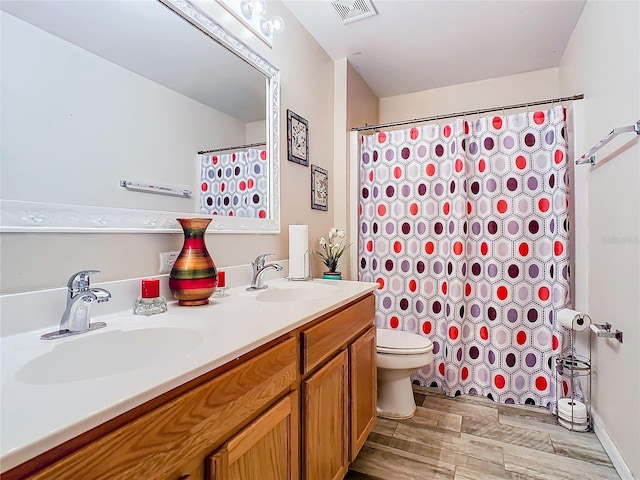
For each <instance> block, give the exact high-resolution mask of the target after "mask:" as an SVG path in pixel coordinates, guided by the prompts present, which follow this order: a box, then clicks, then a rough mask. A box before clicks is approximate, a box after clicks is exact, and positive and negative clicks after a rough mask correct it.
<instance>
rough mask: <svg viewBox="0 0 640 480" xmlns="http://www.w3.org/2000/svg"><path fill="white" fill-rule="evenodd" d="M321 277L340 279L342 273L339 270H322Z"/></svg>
mask: <svg viewBox="0 0 640 480" xmlns="http://www.w3.org/2000/svg"><path fill="white" fill-rule="evenodd" d="M322 278H324V279H325V280H342V273H340V272H323V273H322Z"/></svg>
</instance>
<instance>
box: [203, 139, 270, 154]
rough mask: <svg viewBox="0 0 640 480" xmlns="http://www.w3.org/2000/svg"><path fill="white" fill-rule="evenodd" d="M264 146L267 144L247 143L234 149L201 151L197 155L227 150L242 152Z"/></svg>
mask: <svg viewBox="0 0 640 480" xmlns="http://www.w3.org/2000/svg"><path fill="white" fill-rule="evenodd" d="M266 144H267V142H259V143H247V144H246V145H236V146H235V147H225V148H215V149H213V150H201V151H199V152H198V155H202V154H203V153H216V152H226V151H228V150H243V149H245V148H251V147H261V146H262V145H266Z"/></svg>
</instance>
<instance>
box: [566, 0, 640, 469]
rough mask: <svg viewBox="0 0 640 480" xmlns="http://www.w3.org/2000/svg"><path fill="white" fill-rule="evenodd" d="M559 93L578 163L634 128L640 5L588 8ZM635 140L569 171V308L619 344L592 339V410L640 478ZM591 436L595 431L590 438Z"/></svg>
mask: <svg viewBox="0 0 640 480" xmlns="http://www.w3.org/2000/svg"><path fill="white" fill-rule="evenodd" d="M560 85H561V90H562V92H563V94H568V93H569V92H574V91H580V92H583V93H584V94H585V99H584V100H583V101H581V102H577V103H576V108H575V112H574V113H575V115H574V117H575V125H574V128H575V132H576V133H575V142H576V150H577V153H578V154H582V153H585V152H586V151H587V150H588V149H589V148H591V146H593V145H594V144H595V143H596V142H597V141H598V140H600V139H601V138H602V137H603V136H604V135H605V134H607V133H608V132H610V131H611V130H612V129H613V128H615V127H621V126H624V125H631V124H633V123H635V122H636V121H637V120H639V119H640V3H639V2H626V1H622V2H616V1H611V2H601V1H592V0H588V1H587V3H586V5H585V8H584V10H583V12H582V15H581V17H580V20H579V21H578V24H577V25H576V28H575V30H574V32H573V35H572V36H571V39H570V42H569V45H568V47H567V49H566V51H565V53H564V56H563V58H562V62H561V64H560ZM639 140H640V137H638V136H636V135H634V134H625V135H622V136H620V137H618V138H617V139H616V140H614V141H613V142H612V144H610V145H609V146H606V147H605V148H604V149H603V150H601V153H598V154H597V164H596V166H595V167H590V166H576V167H575V188H576V202H575V203H576V207H575V208H576V218H575V222H574V224H575V226H576V229H575V231H576V238H577V241H576V246H577V251H576V262H575V263H576V268H575V271H574V276H575V277H576V290H577V291H576V300H577V308H578V309H579V310H584V311H587V312H589V314H590V315H591V317H592V319H593V321H594V322H595V323H606V322H610V323H611V324H612V325H613V329H614V330H616V329H618V330H622V331H623V332H624V343H623V344H619V343H618V342H617V341H615V340H605V339H594V347H595V348H594V351H593V354H594V355H593V361H592V363H593V395H592V397H593V398H592V402H593V408H594V410H595V412H596V414H597V417H596V422H597V423H596V428H597V429H604V431H605V432H606V435H608V436H609V437H610V439H611V441H612V442H613V443H614V445H615V447H616V448H617V450H618V451H619V453H620V454H621V455H622V457H623V459H624V461H625V462H626V464H627V466H628V467H629V468H630V470H631V472H632V473H633V475H634V476H635V478H640V456H639V455H638V448H639V447H638V446H639V445H640V408H639V407H640V193H639V192H640V189H639V186H640V141H639ZM597 431H598V430H597Z"/></svg>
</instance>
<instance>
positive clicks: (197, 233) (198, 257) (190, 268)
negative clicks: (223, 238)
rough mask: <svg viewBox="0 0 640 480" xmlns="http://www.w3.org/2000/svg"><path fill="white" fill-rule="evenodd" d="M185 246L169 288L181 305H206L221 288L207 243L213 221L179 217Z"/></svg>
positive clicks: (177, 259) (170, 278) (172, 273)
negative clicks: (217, 288)
mask: <svg viewBox="0 0 640 480" xmlns="http://www.w3.org/2000/svg"><path fill="white" fill-rule="evenodd" d="M176 220H178V222H179V223H180V225H181V226H182V230H184V244H183V245H182V250H181V251H180V255H178V258H176V261H175V263H174V264H173V268H172V269H171V274H170V275H169V289H171V293H172V294H173V296H174V297H175V299H176V300H178V304H179V305H186V306H194V305H206V304H208V303H209V297H210V296H211V295H212V294H213V292H214V291H215V290H216V286H217V285H218V272H217V270H216V266H215V264H214V263H213V259H212V258H211V255H209V252H208V251H207V246H206V245H205V243H204V233H205V232H206V230H207V226H209V223H211V219H210V218H178V219H176Z"/></svg>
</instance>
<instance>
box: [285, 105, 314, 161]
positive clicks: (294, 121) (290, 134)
mask: <svg viewBox="0 0 640 480" xmlns="http://www.w3.org/2000/svg"><path fill="white" fill-rule="evenodd" d="M287 146H288V147H289V148H288V153H289V161H290V162H295V163H299V164H300V165H304V166H305V167H308V166H309V123H308V122H307V121H306V120H305V119H304V118H302V117H301V116H300V115H298V114H296V113H294V112H292V111H291V110H287Z"/></svg>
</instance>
